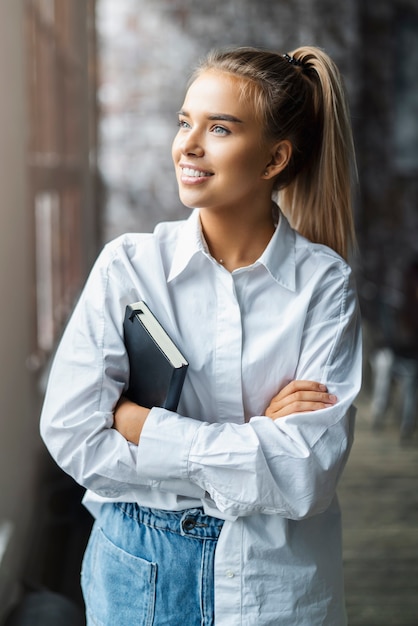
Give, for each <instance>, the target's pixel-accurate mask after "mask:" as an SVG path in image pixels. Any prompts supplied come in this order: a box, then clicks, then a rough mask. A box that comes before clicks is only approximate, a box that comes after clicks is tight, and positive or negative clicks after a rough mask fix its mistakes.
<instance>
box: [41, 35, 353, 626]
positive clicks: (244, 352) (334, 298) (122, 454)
mask: <svg viewBox="0 0 418 626" xmlns="http://www.w3.org/2000/svg"><path fill="white" fill-rule="evenodd" d="M173 160H174V165H175V170H176V175H177V180H178V186H179V193H180V198H181V200H182V202H183V203H184V204H185V205H186V206H188V207H190V208H193V211H192V213H191V215H190V218H189V219H188V220H186V221H184V222H172V223H165V224H160V225H158V226H157V228H156V229H155V231H154V233H153V234H137V235H125V236H123V237H120V238H118V239H117V240H116V241H114V242H111V243H110V244H108V245H107V246H106V247H105V249H104V251H103V252H102V254H101V255H100V257H99V259H98V261H97V263H96V265H95V267H94V269H93V271H92V273H91V276H90V278H89V280H88V282H87V284H86V287H85V289H84V292H83V294H82V296H81V299H80V302H79V303H78V305H77V307H76V310H75V312H74V314H73V317H72V319H71V321H70V323H69V325H68V327H67V330H66V332H65V334H64V337H63V340H62V342H61V345H60V347H59V350H58V353H57V356H56V359H55V363H54V366H53V369H52V372H51V377H50V381H49V385H48V391H47V396H46V400H45V405H44V409H43V414H42V434H43V437H44V439H45V441H46V443H47V445H48V447H49V449H50V451H51V453H52V455H53V456H54V458H55V459H56V461H57V462H58V464H59V465H60V466H61V467H62V468H63V469H64V470H65V471H67V472H68V473H69V474H71V475H72V476H73V477H74V478H75V480H77V481H78V482H79V483H80V484H82V485H83V486H85V487H86V488H87V490H88V491H87V494H86V497H85V503H86V506H88V507H89V509H90V510H91V511H92V513H93V514H94V515H95V516H96V522H95V525H94V528H93V531H92V535H91V538H90V541H89V546H88V548H87V551H86V555H85V558H84V562H83V573H82V584H83V591H84V597H85V600H86V607H87V619H88V624H89V625H90V624H100V625H106V626H107V625H109V626H110V625H112V626H113V625H114V624H118V625H119V626H124V625H126V626H128V625H129V626H131V624H140V625H142V624H153V625H154V626H157V625H158V626H159V625H162V624H167V625H170V626H176V625H177V624H185V625H187V626H195V625H198V624H205V625H208V624H216V626H223V625H225V626H234V625H237V626H238V625H244V624H245V625H248V626H267V625H275V626H276V625H279V624H280V625H281V626H295V625H301V626H302V625H305V626H316V625H318V626H319V625H322V626H323V625H329V626H343V625H344V624H345V623H346V621H345V612H344V601H343V580H342V558H341V522H340V513H339V507H338V502H337V499H336V495H335V490H336V485H337V481H338V478H339V476H340V474H341V471H342V469H343V467H344V464H345V462H346V459H347V456H348V452H349V449H350V445H351V441H352V432H353V416H352V413H353V412H352V410H351V406H352V403H353V401H354V398H355V396H356V394H357V393H358V390H359V387H360V372H361V355H360V352H361V347H360V320H359V313H358V306H357V299H356V294H355V288H354V285H353V277H352V274H351V271H350V269H349V267H348V265H347V264H346V262H345V261H344V260H343V258H342V256H345V255H346V254H347V251H348V248H349V245H350V242H351V241H352V239H353V225H352V217H351V206H350V167H351V165H352V163H353V150H352V140H351V130H350V124H349V118H348V113H347V107H346V103H345V98H344V92H343V89H342V85H341V79H340V76H339V74H338V70H337V69H336V67H335V65H334V64H333V62H332V61H331V60H330V59H329V57H328V56H327V55H326V54H325V53H323V52H322V51H320V50H319V49H317V48H307V47H305V48H299V49H298V50H295V51H294V52H293V53H291V54H290V55H279V54H275V53H271V52H266V51H261V50H256V49H250V48H244V49H236V50H230V51H225V52H222V51H221V52H215V53H213V54H211V55H209V57H208V58H207V59H206V60H205V62H204V63H203V64H202V65H201V66H200V67H199V68H198V70H197V71H196V72H195V74H194V75H193V77H192V79H191V82H190V86H189V89H188V91H187V94H186V97H185V100H184V103H183V105H182V107H181V111H180V113H179V130H178V134H177V136H176V138H175V139H174V143H173ZM275 192H277V194H278V202H279V206H280V209H279V208H278V206H277V205H276V204H275V203H274V202H273V201H272V195H273V193H275ZM195 207H197V208H195ZM285 216H286V217H285ZM289 222H290V224H291V225H292V226H293V228H294V229H295V230H293V229H292V228H291V227H290V225H289ZM340 255H341V256H340ZM140 299H143V300H145V301H146V302H147V304H148V305H149V306H150V308H151V309H152V310H153V311H154V312H155V313H156V315H157V317H158V318H159V320H160V322H161V323H162V325H163V326H164V327H165V328H166V330H167V331H168V333H169V334H170V335H171V337H172V338H173V339H174V341H175V343H177V345H178V346H179V348H180V349H181V351H182V352H183V353H184V354H185V355H186V357H187V359H188V361H189V369H188V374H187V378H186V381H185V385H184V388H183V392H182V396H181V400H180V404H179V407H178V412H170V411H167V410H165V409H161V408H159V407H153V408H152V409H148V408H146V407H141V406H138V405H136V404H133V403H131V402H129V401H127V400H125V399H124V398H123V392H124V390H125V389H126V386H127V381H128V378H129V366H128V362H127V357H126V354H125V350H124V344H123V338H122V337H123V333H122V323H123V315H124V310H125V306H126V305H127V304H128V303H131V302H135V301H138V300H140ZM310 381H317V382H310ZM313 411H315V413H312V412H313Z"/></svg>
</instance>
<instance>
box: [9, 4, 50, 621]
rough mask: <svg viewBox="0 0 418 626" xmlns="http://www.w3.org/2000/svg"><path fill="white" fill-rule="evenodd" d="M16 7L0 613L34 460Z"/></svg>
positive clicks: (18, 549)
mask: <svg viewBox="0 0 418 626" xmlns="http://www.w3.org/2000/svg"><path fill="white" fill-rule="evenodd" d="M23 4H24V3H23V1H20V0H15V1H14V2H7V3H5V2H1V3H0V80H1V92H2V96H1V99H0V138H1V139H0V190H1V204H0V216H1V227H0V293H1V324H0V399H1V418H0V493H1V498H0V614H1V610H2V609H4V608H5V606H6V605H7V603H8V601H9V600H10V597H11V594H13V591H14V589H15V586H14V581H15V580H16V579H17V578H18V572H19V570H20V568H21V567H22V562H23V558H24V553H25V547H26V541H27V539H26V537H27V533H28V528H29V523H30V520H31V514H32V511H33V507H34V500H35V494H36V491H35V488H34V485H35V483H36V479H37V469H36V468H37V463H38V457H39V455H40V454H41V449H42V446H41V442H40V440H39V438H38V436H37V432H38V398H37V394H36V392H35V391H34V385H33V380H32V376H31V374H30V372H29V370H28V369H27V368H26V367H25V363H26V359H27V358H28V356H29V352H30V343H31V337H30V324H29V323H28V319H29V318H30V312H31V304H32V293H31V290H32V283H31V273H30V257H31V252H32V251H31V249H30V246H29V242H30V237H29V219H28V212H27V205H26V191H27V176H26V156H25V150H26V141H27V112H26V97H25V80H24V45H23V42H24V33H23V24H24V22H23V17H22V15H23Z"/></svg>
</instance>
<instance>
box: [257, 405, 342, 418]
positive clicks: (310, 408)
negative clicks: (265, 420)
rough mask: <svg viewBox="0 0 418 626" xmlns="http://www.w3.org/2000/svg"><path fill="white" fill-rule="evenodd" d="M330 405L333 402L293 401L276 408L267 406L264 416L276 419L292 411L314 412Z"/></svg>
mask: <svg viewBox="0 0 418 626" xmlns="http://www.w3.org/2000/svg"><path fill="white" fill-rule="evenodd" d="M331 406H333V403H328V402H303V401H295V402H292V403H290V404H288V405H286V406H283V407H281V408H278V409H277V408H276V409H274V408H273V407H272V406H270V407H268V409H267V410H266V416H267V417H270V418H271V419H277V418H279V417H286V416H287V415H291V414H293V413H308V412H315V411H318V410H320V409H326V408H329V407H331Z"/></svg>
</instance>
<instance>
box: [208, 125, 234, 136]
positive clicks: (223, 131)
mask: <svg viewBox="0 0 418 626" xmlns="http://www.w3.org/2000/svg"><path fill="white" fill-rule="evenodd" d="M212 132H213V133H214V134H215V135H221V136H222V135H230V134H231V131H230V130H228V128H225V127H224V126H218V125H217V126H214V127H213V128H212Z"/></svg>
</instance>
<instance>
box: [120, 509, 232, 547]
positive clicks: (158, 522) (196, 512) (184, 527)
mask: <svg viewBox="0 0 418 626" xmlns="http://www.w3.org/2000/svg"><path fill="white" fill-rule="evenodd" d="M115 506H117V507H118V508H119V509H121V510H122V511H123V513H124V514H125V515H128V516H129V517H131V518H132V519H134V520H136V521H137V522H138V523H139V524H145V525H146V526H150V527H151V528H156V529H158V530H165V531H169V532H174V533H178V534H180V535H185V536H189V537H194V538H196V539H218V537H219V534H220V532H221V530H222V526H223V524H224V520H221V519H218V518H216V517H212V516H211V515H206V513H204V511H203V509H202V508H194V509H186V510H184V511H165V510H163V509H151V508H148V507H142V506H139V505H138V504H136V503H135V502H122V503H121V502H118V503H115Z"/></svg>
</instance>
